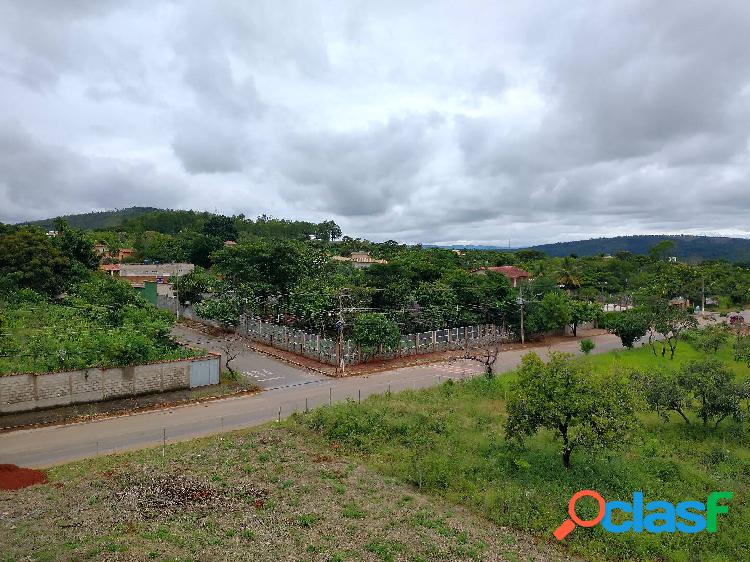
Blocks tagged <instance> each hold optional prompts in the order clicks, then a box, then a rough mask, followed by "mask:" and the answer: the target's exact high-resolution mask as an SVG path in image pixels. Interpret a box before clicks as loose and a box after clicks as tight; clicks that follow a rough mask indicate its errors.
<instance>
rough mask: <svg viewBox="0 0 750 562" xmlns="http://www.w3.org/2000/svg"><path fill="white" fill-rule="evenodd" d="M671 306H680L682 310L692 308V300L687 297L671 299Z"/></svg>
mask: <svg viewBox="0 0 750 562" xmlns="http://www.w3.org/2000/svg"><path fill="white" fill-rule="evenodd" d="M669 304H670V305H671V306H679V307H680V308H690V299H686V298H685V297H675V298H673V299H670V301H669Z"/></svg>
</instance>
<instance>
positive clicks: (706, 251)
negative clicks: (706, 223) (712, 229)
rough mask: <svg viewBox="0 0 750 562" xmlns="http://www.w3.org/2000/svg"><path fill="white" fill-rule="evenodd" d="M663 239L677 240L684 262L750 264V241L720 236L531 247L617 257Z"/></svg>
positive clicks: (553, 253) (557, 252)
mask: <svg viewBox="0 0 750 562" xmlns="http://www.w3.org/2000/svg"><path fill="white" fill-rule="evenodd" d="M662 240H674V242H675V249H674V255H675V256H677V257H678V258H679V259H680V260H683V261H705V260H716V259H723V260H727V261H732V262H750V239H747V238H725V237H720V236H685V235H676V236H670V235H668V234H659V235H648V236H646V235H638V236H616V237H614V238H593V239H591V240H577V241H575V242H556V243H554V244H542V245H539V246H532V247H531V248H530V249H532V250H539V251H541V252H544V253H545V254H547V255H548V256H557V257H564V256H569V255H570V254H576V255H578V256H597V255H599V254H612V255H614V254H616V253H617V252H631V253H633V254H647V253H648V251H649V250H650V249H651V248H652V247H654V246H655V245H656V244H658V243H659V242H661V241H662Z"/></svg>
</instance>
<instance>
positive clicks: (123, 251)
mask: <svg viewBox="0 0 750 562" xmlns="http://www.w3.org/2000/svg"><path fill="white" fill-rule="evenodd" d="M134 255H135V250H134V249H133V248H120V249H119V250H117V255H116V256H115V257H116V258H117V261H124V260H126V259H129V258H131V257H133V256H134Z"/></svg>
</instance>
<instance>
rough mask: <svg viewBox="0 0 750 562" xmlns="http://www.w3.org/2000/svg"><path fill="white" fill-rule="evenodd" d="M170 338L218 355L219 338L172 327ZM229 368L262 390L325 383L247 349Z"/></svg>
mask: <svg viewBox="0 0 750 562" xmlns="http://www.w3.org/2000/svg"><path fill="white" fill-rule="evenodd" d="M172 335H173V336H174V337H175V338H177V339H178V340H179V341H181V342H185V343H189V344H193V345H196V346H198V347H201V348H203V349H208V350H210V351H215V352H217V353H221V345H220V339H219V338H216V337H214V336H210V335H207V334H204V333H202V332H198V331H196V330H191V329H190V328H187V327H185V326H181V325H176V326H174V328H172ZM230 366H231V367H232V368H233V369H234V370H235V371H239V372H241V373H242V374H243V375H245V377H247V378H248V379H249V380H250V381H252V382H254V383H256V384H257V385H258V386H260V387H261V388H262V389H264V390H268V389H271V388H278V387H280V386H290V385H295V384H304V383H309V382H313V381H319V380H327V379H326V377H325V376H324V375H320V374H317V373H312V372H310V371H305V370H302V369H299V368H297V367H294V366H292V365H289V364H288V363H284V362H282V361H277V360H276V359H274V358H273V357H269V356H268V355H264V354H262V353H258V352H256V351H252V350H251V349H249V348H248V349H245V350H243V352H242V354H241V355H239V356H238V357H237V358H236V359H234V360H233V361H232V362H231V364H230Z"/></svg>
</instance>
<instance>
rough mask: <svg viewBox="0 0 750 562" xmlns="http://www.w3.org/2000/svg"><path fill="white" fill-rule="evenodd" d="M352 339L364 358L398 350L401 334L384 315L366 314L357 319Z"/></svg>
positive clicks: (393, 323)
mask: <svg viewBox="0 0 750 562" xmlns="http://www.w3.org/2000/svg"><path fill="white" fill-rule="evenodd" d="M352 339H353V340H354V342H355V343H356V344H357V345H358V346H359V347H360V349H361V350H362V353H363V355H364V356H365V357H371V356H372V355H374V354H376V353H382V352H383V351H389V350H391V349H395V348H398V346H399V345H400V344H401V332H400V331H399V329H398V326H397V325H396V323H395V322H394V321H393V320H391V319H389V318H388V317H387V316H385V315H384V314H376V313H371V312H370V313H366V314H362V315H360V316H358V317H357V319H356V320H355V321H354V328H353V329H352Z"/></svg>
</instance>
